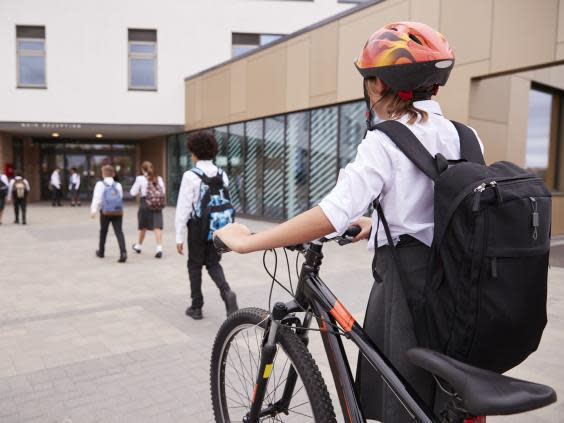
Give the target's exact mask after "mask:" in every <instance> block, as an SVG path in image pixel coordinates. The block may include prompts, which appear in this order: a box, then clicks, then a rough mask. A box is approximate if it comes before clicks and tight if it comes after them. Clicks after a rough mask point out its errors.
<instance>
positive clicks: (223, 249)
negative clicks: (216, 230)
mask: <svg viewBox="0 0 564 423" xmlns="http://www.w3.org/2000/svg"><path fill="white" fill-rule="evenodd" d="M213 246H214V247H215V249H216V251H217V252H218V253H220V254H222V253H228V252H230V251H231V248H229V247H228V246H227V245H225V243H224V242H223V241H222V240H221V238H220V237H218V236H216V237H214V238H213Z"/></svg>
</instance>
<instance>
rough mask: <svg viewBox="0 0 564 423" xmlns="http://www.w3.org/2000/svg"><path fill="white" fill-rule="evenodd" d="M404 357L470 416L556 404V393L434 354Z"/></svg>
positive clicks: (413, 351) (420, 351)
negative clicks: (433, 379) (444, 387)
mask: <svg viewBox="0 0 564 423" xmlns="http://www.w3.org/2000/svg"><path fill="white" fill-rule="evenodd" d="M407 356H408V358H409V360H410V361H411V362H412V363H413V364H415V365H416V366H419V367H421V368H423V369H425V370H427V371H428V372H430V373H432V374H434V375H435V376H437V377H439V378H441V379H443V380H445V381H446V382H447V383H448V384H449V385H450V387H451V388H452V389H454V390H455V391H456V393H457V394H458V395H459V396H460V397H461V400H462V403H463V405H464V408H465V409H466V410H467V411H468V412H469V413H470V414H472V415H474V416H493V415H507V414H517V413H523V412H525V411H529V410H534V409H536V408H541V407H544V406H546V405H548V404H551V403H553V402H555V401H556V392H554V390H553V389H552V388H551V387H549V386H545V385H539V384H537V383H532V382H526V381H524V380H519V379H513V378H511V377H508V376H503V375H500V374H498V373H494V372H491V371H488V370H484V369H479V368H477V367H474V366H470V365H468V364H465V363H462V362H460V361H458V360H455V359H453V358H450V357H447V356H446V355H444V354H441V353H438V352H436V351H432V350H428V349H425V348H413V349H410V350H409V351H407Z"/></svg>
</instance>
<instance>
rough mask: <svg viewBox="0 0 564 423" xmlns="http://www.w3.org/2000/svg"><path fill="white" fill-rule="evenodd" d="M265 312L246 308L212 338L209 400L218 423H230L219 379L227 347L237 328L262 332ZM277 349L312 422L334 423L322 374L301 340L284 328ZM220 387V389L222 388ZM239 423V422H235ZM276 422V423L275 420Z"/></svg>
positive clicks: (330, 402)
mask: <svg viewBox="0 0 564 423" xmlns="http://www.w3.org/2000/svg"><path fill="white" fill-rule="evenodd" d="M267 317H268V312H267V311H265V310H262V309H259V308H245V309H241V310H239V311H237V312H235V313H233V314H232V315H231V316H229V318H228V319H227V320H225V322H224V323H223V324H222V325H221V327H220V329H219V331H218V333H217V336H216V338H215V341H214V344H213V350H212V359H211V369H210V376H211V380H210V382H211V397H212V405H213V412H214V416H215V421H216V422H217V423H230V422H231V418H230V416H229V415H228V412H227V415H226V412H225V411H224V410H225V409H226V408H227V407H226V398H225V395H226V394H225V381H224V380H222V377H224V376H223V375H222V373H223V371H224V368H225V360H226V359H227V357H224V355H225V352H226V351H228V349H227V346H228V345H227V344H228V343H230V342H231V341H232V339H233V336H232V334H233V333H236V332H237V330H238V328H243V327H248V326H249V325H252V326H259V327H261V328H262V329H263V330H264V329H265V327H266V322H267ZM277 336H278V347H279V348H280V347H281V348H282V349H283V350H284V353H285V354H286V355H287V356H288V357H289V359H290V360H291V363H292V364H293V366H294V368H295V369H296V371H297V373H298V377H299V378H300V379H301V382H302V383H303V385H304V387H305V390H306V393H307V397H308V400H309V402H310V406H311V410H312V411H313V417H314V421H315V422H319V423H336V422H337V420H336V418H335V411H334V409H333V403H332V401H331V397H330V396H329V392H328V391H327V386H326V384H325V381H324V380H323V377H322V376H321V372H320V371H319V368H318V367H317V364H316V363H315V360H314V359H313V357H312V356H311V354H310V352H309V351H308V349H307V348H306V346H305V345H304V343H303V342H302V341H301V340H300V338H299V337H298V336H297V335H296V334H295V333H294V332H292V331H291V330H289V329H288V328H286V327H279V329H278V333H277ZM222 385H223V386H222ZM278 416H281V417H284V415H281V414H278ZM238 421H241V420H240V419H238ZM277 421H278V420H277Z"/></svg>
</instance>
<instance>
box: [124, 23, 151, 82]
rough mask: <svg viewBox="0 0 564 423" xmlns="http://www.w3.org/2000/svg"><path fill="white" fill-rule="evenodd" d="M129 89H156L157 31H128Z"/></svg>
mask: <svg viewBox="0 0 564 423" xmlns="http://www.w3.org/2000/svg"><path fill="white" fill-rule="evenodd" d="M127 48H128V57H129V78H128V79H129V89H130V90H156V89H157V31H155V30H152V29H130V30H129V31H128V47H127Z"/></svg>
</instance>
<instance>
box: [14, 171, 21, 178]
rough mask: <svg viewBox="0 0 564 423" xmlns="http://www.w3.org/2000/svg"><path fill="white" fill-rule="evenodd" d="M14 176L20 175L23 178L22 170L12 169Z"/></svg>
mask: <svg viewBox="0 0 564 423" xmlns="http://www.w3.org/2000/svg"><path fill="white" fill-rule="evenodd" d="M14 176H21V177H22V178H23V172H22V170H21V169H16V170H14Z"/></svg>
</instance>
